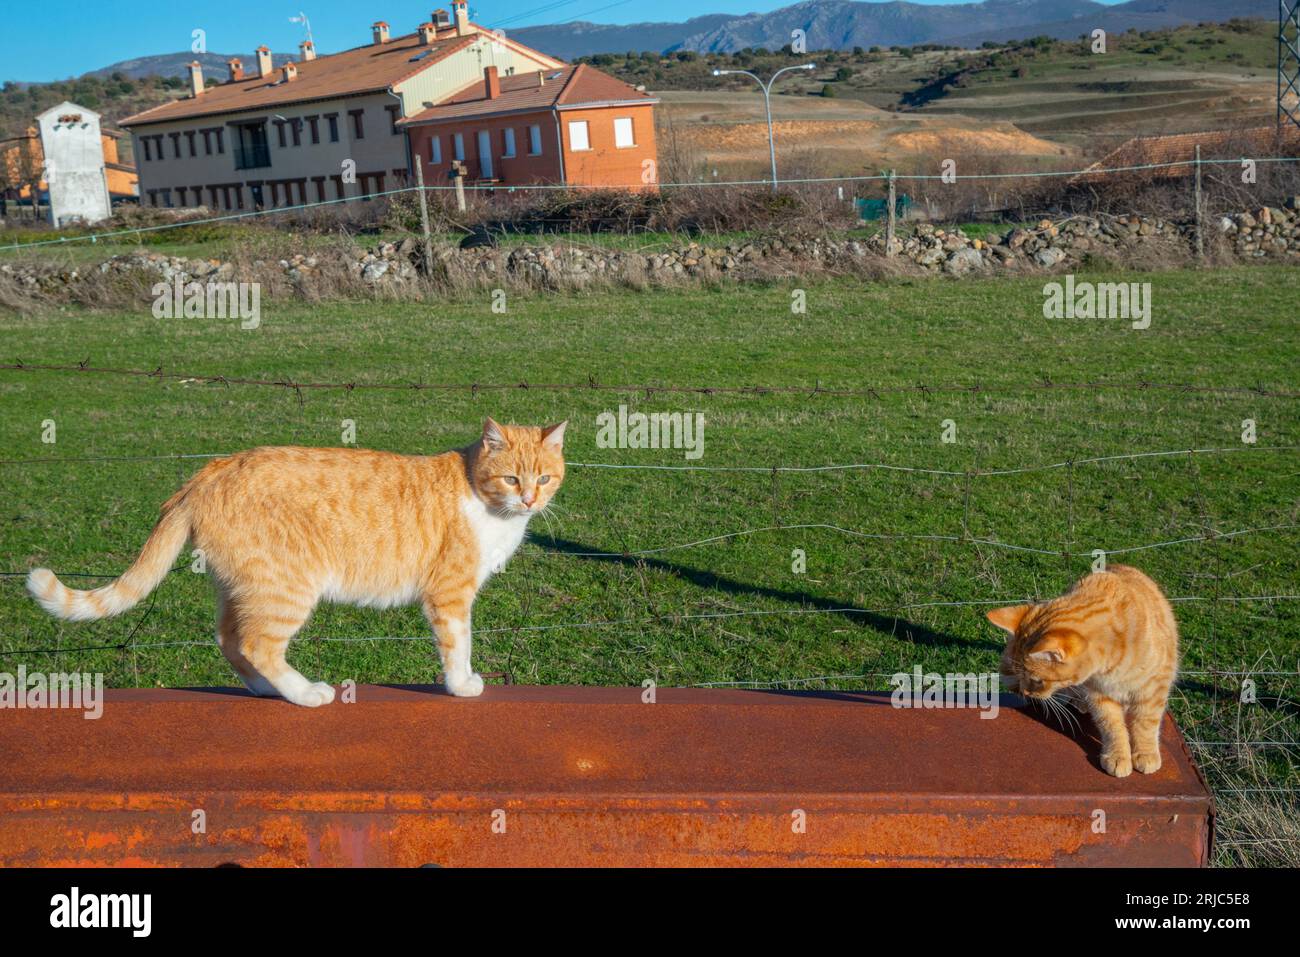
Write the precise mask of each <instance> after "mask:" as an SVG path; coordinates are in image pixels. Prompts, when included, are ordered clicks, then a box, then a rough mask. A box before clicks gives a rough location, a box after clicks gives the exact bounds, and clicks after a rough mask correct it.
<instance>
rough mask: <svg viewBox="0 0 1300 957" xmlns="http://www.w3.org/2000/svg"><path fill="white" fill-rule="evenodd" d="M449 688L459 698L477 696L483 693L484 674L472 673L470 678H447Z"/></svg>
mask: <svg viewBox="0 0 1300 957" xmlns="http://www.w3.org/2000/svg"><path fill="white" fill-rule="evenodd" d="M447 690H448V691H450V692H451V693H452V694H454V695H455V696H456V697H457V698H477V697H478V696H479V695H481V694H482V693H483V676H482V675H479V674H471V675H470V676H469V677H468V678H460V679H452V678H451V677H448V678H447Z"/></svg>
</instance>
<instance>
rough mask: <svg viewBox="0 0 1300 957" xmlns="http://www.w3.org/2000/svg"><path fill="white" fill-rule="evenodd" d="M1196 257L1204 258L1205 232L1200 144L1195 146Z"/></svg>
mask: <svg viewBox="0 0 1300 957" xmlns="http://www.w3.org/2000/svg"><path fill="white" fill-rule="evenodd" d="M1196 257H1197V258H1198V259H1203V258H1205V231H1204V229H1203V227H1202V222H1201V144H1200V143H1197V144H1196Z"/></svg>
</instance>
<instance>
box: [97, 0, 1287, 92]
mask: <svg viewBox="0 0 1300 957" xmlns="http://www.w3.org/2000/svg"><path fill="white" fill-rule="evenodd" d="M1276 16H1277V0H1129V2H1127V3H1120V4H1115V5H1112V6H1106V5H1104V4H1100V3H1095V2H1093V0H983V2H981V3H959V4H947V5H931V4H919V3H906V2H897V0H896V2H890V3H866V2H854V0H804V2H802V3H796V4H793V5H791V6H788V7H782V8H780V9H779V10H773V11H771V12H770V13H749V14H745V15H743V16H739V17H737V16H733V15H731V14H706V15H704V16H699V17H692V18H691V19H689V20H686V21H683V22H681V23H630V24H625V25H622V24H603V23H587V22H581V21H579V22H574V23H563V24H555V25H550V26H536V27H520V28H519V29H516V30H510V31H507V32H508V33H509V35H510V37H511V39H514V40H518V41H519V42H520V43H525V44H527V45H528V46H531V47H534V48H536V49H538V50H541V51H543V52H544V53H549V54H550V55H551V56H556V57H559V58H561V59H564V60H571V59H573V58H575V57H579V56H590V55H593V54H596V53H624V52H626V51H629V50H634V51H636V52H638V53H639V52H642V51H645V50H649V51H652V52H655V53H674V52H677V51H681V50H693V51H696V52H700V53H706V52H707V53H734V52H736V51H738V50H743V49H745V48H746V47H749V48H757V47H763V48H765V49H768V50H779V49H781V47H783V46H785V45H786V44H787V43H789V42H790V40H791V34H792V33H793V31H795V30H803V31H804V35H805V37H806V38H807V48H808V49H809V50H827V49H834V50H848V49H852V48H853V47H863V48H869V47H873V46H880V47H890V46H914V45H916V44H924V43H942V44H945V45H948V46H962V47H976V46H979V45H980V44H981V43H983V42H985V41H1004V40H1017V39H1024V38H1026V37H1032V36H1051V37H1055V38H1058V39H1069V38H1071V37H1077V36H1080V35H1082V34H1087V33H1091V32H1092V31H1093V30H1094V29H1096V28H1098V27H1100V28H1101V29H1103V30H1105V31H1107V32H1108V33H1112V34H1113V33H1122V32H1123V31H1125V30H1129V29H1136V30H1158V29H1162V28H1165V27H1175V26H1180V25H1183V24H1188V23H1200V22H1216V23H1217V22H1222V21H1224V20H1229V19H1232V18H1234V17H1242V18H1263V19H1273V18H1275V17H1276ZM229 58H230V55H229V54H220V53H202V54H198V55H197V56H196V55H195V54H193V53H189V52H184V53H166V54H161V55H157V56H145V57H138V58H136V59H132V60H123V61H121V62H120V63H114V64H111V65H110V66H106V67H104V68H102V69H99V70H94V71H92V72H91V73H90V74H89V75H91V76H109V75H111V74H113V73H121V74H123V75H125V76H128V77H131V78H133V79H138V78H140V77H144V76H150V75H158V76H184V75H185V73H186V69H187V67H188V66H189V63H190V61H191V60H194V59H198V60H199V62H200V63H202V64H203V72H204V74H206V75H207V76H209V77H221V78H224V77H225V75H226V61H227V60H228V59H229ZM273 58H274V62H275V65H276V66H279V65H281V64H283V63H287V62H288V61H290V60H292V59H294V56H293V55H292V54H288V53H276V54H273ZM240 59H242V60H243V61H244V63H245V65H246V66H247V65H248V64H250V63H254V62H256V58H255V57H254V56H253V54H251V53H250V54H242V55H240Z"/></svg>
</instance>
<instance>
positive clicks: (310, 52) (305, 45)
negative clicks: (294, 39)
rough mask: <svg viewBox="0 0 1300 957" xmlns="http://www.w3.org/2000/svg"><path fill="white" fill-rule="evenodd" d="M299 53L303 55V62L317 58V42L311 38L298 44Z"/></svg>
mask: <svg viewBox="0 0 1300 957" xmlns="http://www.w3.org/2000/svg"><path fill="white" fill-rule="evenodd" d="M298 53H299V54H300V55H301V56H302V59H303V62H304V63H305V62H306V61H308V60H314V59H316V44H314V43H312V42H311V41H310V40H303V41H302V43H299V44H298Z"/></svg>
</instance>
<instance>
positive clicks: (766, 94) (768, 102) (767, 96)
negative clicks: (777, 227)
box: [713, 63, 817, 193]
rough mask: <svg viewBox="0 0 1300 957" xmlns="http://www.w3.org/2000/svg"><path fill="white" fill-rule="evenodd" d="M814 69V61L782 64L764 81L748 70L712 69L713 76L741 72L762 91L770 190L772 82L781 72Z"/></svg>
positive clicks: (773, 136) (773, 145)
mask: <svg viewBox="0 0 1300 957" xmlns="http://www.w3.org/2000/svg"><path fill="white" fill-rule="evenodd" d="M815 69H817V65H816V64H815V63H801V64H800V65H799V66H784V67H782V68H781V69H779V70H777V71H776V72H775V73H773V74H772V78H771V79H770V80H768V81H767V82H766V83H764V82H763V81H762V80H760V79H759V78H758V76H757V75H756V74H753V73H750V72H749V71H748V70H714V71H713V75H714V76H730V75H731V74H733V73H743V74H744V75H745V76H747V77H749V78H750V79H751V80H753V81H754V82H755V83H757V84H758V88H759V89H760V90H762V91H763V106H764V107H766V109H767V151H768V153H769V154H770V155H771V157H772V192H774V193H775V192H776V134H775V133H774V132H773V131H772V96H771V94H772V84H773V83H775V82H776V78H777V77H778V76H780V75H781V74H782V73H786V72H789V71H790V70H815Z"/></svg>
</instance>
